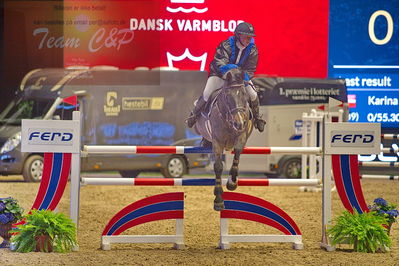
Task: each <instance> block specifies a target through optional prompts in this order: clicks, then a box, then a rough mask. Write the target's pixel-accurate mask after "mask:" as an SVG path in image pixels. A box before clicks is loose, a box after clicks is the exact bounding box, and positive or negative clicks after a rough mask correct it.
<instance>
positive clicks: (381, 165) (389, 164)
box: [359, 162, 399, 167]
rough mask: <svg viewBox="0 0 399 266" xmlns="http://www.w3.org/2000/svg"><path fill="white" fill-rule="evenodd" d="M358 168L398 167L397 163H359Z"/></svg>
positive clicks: (398, 163)
mask: <svg viewBox="0 0 399 266" xmlns="http://www.w3.org/2000/svg"><path fill="white" fill-rule="evenodd" d="M359 166H366V167H399V162H359Z"/></svg>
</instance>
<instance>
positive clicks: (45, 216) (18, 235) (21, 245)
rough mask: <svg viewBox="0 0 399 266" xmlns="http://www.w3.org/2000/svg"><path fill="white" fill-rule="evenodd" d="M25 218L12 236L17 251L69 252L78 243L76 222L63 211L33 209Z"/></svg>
mask: <svg viewBox="0 0 399 266" xmlns="http://www.w3.org/2000/svg"><path fill="white" fill-rule="evenodd" d="M24 219H25V221H26V223H25V224H22V225H19V226H18V227H17V228H15V229H13V232H14V233H15V234H14V235H13V236H12V238H11V241H12V242H13V243H14V244H15V251H17V252H31V251H42V252H43V251H44V252H52V251H55V252H69V251H72V249H73V247H74V246H76V245H77V243H76V226H75V223H74V222H73V221H72V220H71V219H70V218H68V217H67V216H65V215H64V214H63V213H55V212H53V211H51V210H32V212H31V213H29V214H27V215H25V216H24Z"/></svg>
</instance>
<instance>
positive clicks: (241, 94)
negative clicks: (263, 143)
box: [222, 68, 249, 133]
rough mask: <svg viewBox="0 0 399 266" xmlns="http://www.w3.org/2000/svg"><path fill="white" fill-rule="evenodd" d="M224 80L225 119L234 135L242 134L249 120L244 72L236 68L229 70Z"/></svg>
mask: <svg viewBox="0 0 399 266" xmlns="http://www.w3.org/2000/svg"><path fill="white" fill-rule="evenodd" d="M225 80H226V81H225V85H224V89H223V91H222V98H223V101H224V108H223V109H224V111H225V118H226V120H227V123H228V124H229V127H230V128H231V129H233V130H234V131H235V132H236V133H242V132H244V131H245V130H246V127H247V125H248V120H249V107H248V95H247V93H246V90H245V84H244V72H243V71H241V70H240V69H237V68H235V69H231V70H230V71H228V72H227V73H226V74H225Z"/></svg>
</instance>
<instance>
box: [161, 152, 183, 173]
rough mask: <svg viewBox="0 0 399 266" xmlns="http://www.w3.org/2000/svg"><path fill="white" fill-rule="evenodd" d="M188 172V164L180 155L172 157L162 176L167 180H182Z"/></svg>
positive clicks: (163, 169) (162, 171)
mask: <svg viewBox="0 0 399 266" xmlns="http://www.w3.org/2000/svg"><path fill="white" fill-rule="evenodd" d="M186 170H187V164H186V161H185V160H184V158H183V157H181V156H178V155H173V156H170V157H169V159H168V163H167V164H166V167H165V168H162V169H161V174H162V175H163V176H164V177H166V178H181V177H182V176H183V175H184V174H185V173H186Z"/></svg>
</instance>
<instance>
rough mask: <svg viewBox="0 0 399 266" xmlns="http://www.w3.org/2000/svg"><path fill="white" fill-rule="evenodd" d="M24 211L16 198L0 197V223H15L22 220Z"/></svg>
mask: <svg viewBox="0 0 399 266" xmlns="http://www.w3.org/2000/svg"><path fill="white" fill-rule="evenodd" d="M23 211H24V210H23V209H22V208H21V206H19V204H18V201H17V200H16V199H13V198H12V197H8V198H0V224H8V223H15V222H17V221H19V220H21V218H22V213H23Z"/></svg>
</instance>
